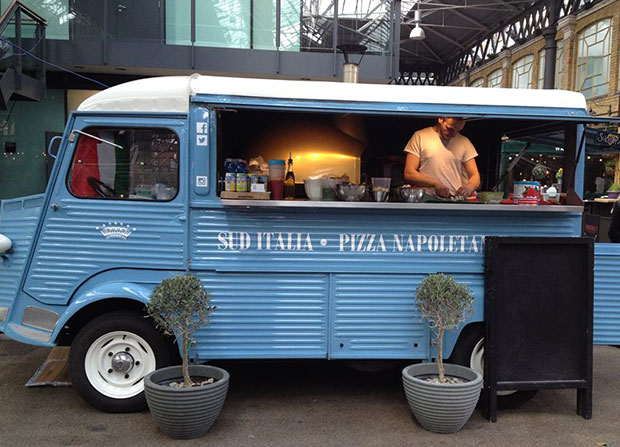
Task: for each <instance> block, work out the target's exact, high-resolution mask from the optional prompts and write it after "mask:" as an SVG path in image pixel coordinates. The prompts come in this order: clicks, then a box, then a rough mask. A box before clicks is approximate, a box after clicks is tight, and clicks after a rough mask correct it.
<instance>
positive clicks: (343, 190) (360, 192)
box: [336, 183, 366, 202]
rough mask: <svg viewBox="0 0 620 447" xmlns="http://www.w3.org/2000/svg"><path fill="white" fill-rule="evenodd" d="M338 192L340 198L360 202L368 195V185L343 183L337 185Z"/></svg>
mask: <svg viewBox="0 0 620 447" xmlns="http://www.w3.org/2000/svg"><path fill="white" fill-rule="evenodd" d="M336 193H337V194H338V198H339V199H340V200H343V201H345V202H359V201H360V200H362V199H363V198H364V196H365V195H366V185H354V184H352V183H341V184H339V185H336Z"/></svg>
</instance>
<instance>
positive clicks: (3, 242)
mask: <svg viewBox="0 0 620 447" xmlns="http://www.w3.org/2000/svg"><path fill="white" fill-rule="evenodd" d="M11 248H13V242H11V239H9V238H8V237H6V236H5V235H4V234H0V254H5V253H7V252H9V251H10V250H11Z"/></svg>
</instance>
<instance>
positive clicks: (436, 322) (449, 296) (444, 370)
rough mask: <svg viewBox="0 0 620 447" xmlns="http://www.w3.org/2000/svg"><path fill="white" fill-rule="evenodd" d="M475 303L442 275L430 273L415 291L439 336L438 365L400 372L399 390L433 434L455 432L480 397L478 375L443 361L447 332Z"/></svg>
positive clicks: (416, 366) (467, 292)
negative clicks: (402, 387)
mask: <svg viewBox="0 0 620 447" xmlns="http://www.w3.org/2000/svg"><path fill="white" fill-rule="evenodd" d="M473 301H474V297H473V294H472V292H471V290H470V289H469V287H468V286H467V285H465V284H458V283H457V282H456V281H455V280H454V278H453V277H452V276H446V275H444V274H442V273H439V274H432V275H428V276H427V277H426V278H424V280H423V281H422V282H421V283H420V284H419V286H418V287H417V289H416V303H417V306H418V309H419V310H420V313H421V314H422V316H423V317H424V318H426V319H427V320H428V322H429V325H430V327H431V329H432V330H434V331H435V332H436V334H437V364H433V363H417V364H414V365H410V366H407V367H406V368H404V369H403V386H404V389H405V395H406V396H407V401H408V403H409V407H410V408H411V411H412V412H413V415H414V416H415V418H416V419H417V420H418V422H419V423H420V424H421V425H422V427H424V428H425V429H427V430H430V431H433V432H436V433H454V432H457V431H459V430H460V429H461V428H463V426H464V425H465V423H466V422H467V421H468V420H469V418H470V417H471V415H472V413H473V411H474V409H475V408H476V403H477V402H478V398H479V397H480V390H481V387H482V376H481V375H480V374H479V373H477V372H476V371H474V370H473V369H470V368H467V367H465V366H460V365H452V364H446V363H444V362H443V352H442V351H443V337H444V334H445V332H446V330H449V329H454V328H456V327H457V326H458V325H459V324H460V323H461V322H463V321H465V320H466V319H467V318H468V317H469V315H470V313H471V308H472V304H473Z"/></svg>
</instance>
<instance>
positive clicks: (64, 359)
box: [26, 346, 71, 387]
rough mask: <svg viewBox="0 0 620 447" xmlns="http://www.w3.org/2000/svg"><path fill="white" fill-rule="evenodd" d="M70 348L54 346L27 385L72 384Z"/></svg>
mask: <svg viewBox="0 0 620 447" xmlns="http://www.w3.org/2000/svg"><path fill="white" fill-rule="evenodd" d="M69 349H70V347H69V346H56V347H55V348H52V350H51V351H50V353H49V355H48V356H47V359H45V361H44V362H43V364H42V365H41V366H39V368H38V369H37V371H36V372H35V373H34V375H33V376H32V377H31V378H30V380H29V381H28V383H26V386H27V387H33V386H71V378H70V377H69Z"/></svg>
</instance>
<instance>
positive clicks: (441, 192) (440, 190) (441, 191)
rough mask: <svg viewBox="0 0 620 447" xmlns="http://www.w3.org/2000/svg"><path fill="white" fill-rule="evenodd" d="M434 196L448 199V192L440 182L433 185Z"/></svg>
mask: <svg viewBox="0 0 620 447" xmlns="http://www.w3.org/2000/svg"><path fill="white" fill-rule="evenodd" d="M435 194H437V196H439V197H450V190H449V189H448V187H447V186H446V185H444V184H443V183H441V182H437V183H436V184H435Z"/></svg>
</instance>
